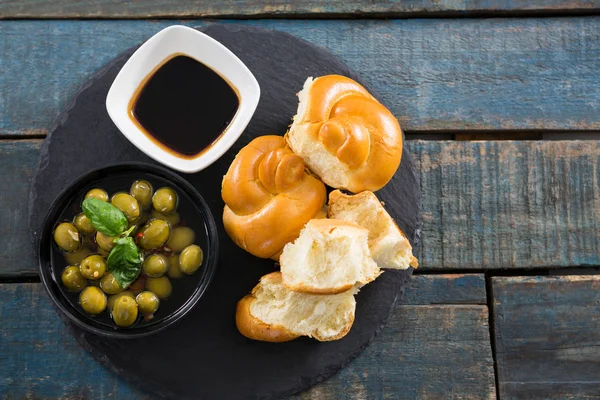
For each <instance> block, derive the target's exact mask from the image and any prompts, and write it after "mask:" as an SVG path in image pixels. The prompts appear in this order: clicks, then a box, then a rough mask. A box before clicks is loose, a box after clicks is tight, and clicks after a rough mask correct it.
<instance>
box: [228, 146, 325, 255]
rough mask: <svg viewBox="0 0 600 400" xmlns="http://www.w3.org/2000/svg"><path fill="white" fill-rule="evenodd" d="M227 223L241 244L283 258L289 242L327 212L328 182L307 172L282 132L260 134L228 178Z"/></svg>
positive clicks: (238, 158) (240, 157)
mask: <svg viewBox="0 0 600 400" xmlns="http://www.w3.org/2000/svg"><path fill="white" fill-rule="evenodd" d="M221 195H222V197H223V201H224V202H225V207H224V209H223V225H224V227H225V231H226V232H227V234H228V235H229V237H230V238H231V239H232V240H233V241H234V242H235V243H236V244H237V245H238V246H240V247H241V248H243V249H244V250H246V251H248V252H249V253H251V254H253V255H255V256H257V257H260V258H273V259H278V256H279V253H280V252H281V250H282V249H283V246H285V244H286V243H288V242H290V241H292V240H294V239H295V238H297V237H298V235H299V233H300V230H302V228H303V227H304V225H305V224H306V223H307V222H308V221H309V220H310V219H311V218H313V217H315V216H316V215H320V214H322V209H323V207H324V205H325V202H326V200H327V193H326V190H325V185H324V184H323V182H321V181H319V180H318V179H317V178H315V177H314V176H312V175H310V174H309V173H307V171H306V166H305V165H304V162H303V161H302V159H301V158H300V157H299V156H297V155H295V154H293V153H292V151H291V149H289V147H287V146H286V144H285V140H284V139H283V137H281V136H274V135H268V136H260V137H258V138H256V139H254V140H253V141H251V142H250V143H249V144H248V145H247V146H245V147H244V148H243V149H242V150H240V152H239V153H238V154H237V155H236V157H235V160H234V161H233V163H232V164H231V166H230V167H229V170H228V171H227V174H226V175H225V176H224V177H223V183H222V188H221Z"/></svg>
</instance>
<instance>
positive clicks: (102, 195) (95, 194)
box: [85, 188, 108, 201]
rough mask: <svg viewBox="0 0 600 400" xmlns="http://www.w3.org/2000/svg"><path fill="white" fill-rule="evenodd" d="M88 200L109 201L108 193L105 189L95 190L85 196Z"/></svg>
mask: <svg viewBox="0 0 600 400" xmlns="http://www.w3.org/2000/svg"><path fill="white" fill-rule="evenodd" d="M85 198H86V199H98V200H102V201H108V193H106V191H105V190H104V189H100V188H95V189H92V190H90V191H88V192H87V193H86V194H85Z"/></svg>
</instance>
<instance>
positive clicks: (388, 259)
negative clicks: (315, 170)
mask: <svg viewBox="0 0 600 400" xmlns="http://www.w3.org/2000/svg"><path fill="white" fill-rule="evenodd" d="M328 213H329V217H330V218H337V219H341V220H344V221H348V222H353V223H355V224H358V225H360V226H362V227H363V228H366V229H367V230H368V231H369V248H370V249H371V256H373V258H374V259H375V262H376V263H377V265H378V266H379V268H392V269H407V268H408V267H409V266H410V267H413V268H417V267H418V266H419V262H418V260H417V259H416V258H415V257H414V256H413V254H412V247H411V245H410V242H409V241H408V239H407V238H406V236H405V235H404V233H403V232H402V231H401V230H400V228H398V226H397V225H396V224H395V223H394V220H393V219H392V217H391V216H390V214H388V212H387V211H386V210H385V208H383V206H382V205H381V202H380V201H379V200H378V199H377V197H376V196H375V195H374V194H373V193H372V192H362V193H359V194H357V195H354V196H349V195H345V194H343V193H342V192H340V191H339V190H334V191H333V192H331V193H330V194H329V211H328Z"/></svg>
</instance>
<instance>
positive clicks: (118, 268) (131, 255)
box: [106, 237, 142, 289]
mask: <svg viewBox="0 0 600 400" xmlns="http://www.w3.org/2000/svg"><path fill="white" fill-rule="evenodd" d="M115 243H116V246H115V247H113V249H112V250H111V252H110V254H109V255H108V258H107V259H106V261H107V263H108V270H109V271H110V272H112V274H113V276H114V277H115V279H116V280H117V282H118V283H119V285H120V286H121V287H122V288H123V289H127V288H128V287H129V285H130V284H131V282H133V281H135V280H136V278H137V277H138V275H139V274H140V271H141V270H142V253H141V252H140V249H138V247H137V246H136V245H135V242H134V241H133V238H131V237H124V238H117V239H115Z"/></svg>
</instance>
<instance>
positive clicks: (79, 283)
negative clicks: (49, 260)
mask: <svg viewBox="0 0 600 400" xmlns="http://www.w3.org/2000/svg"><path fill="white" fill-rule="evenodd" d="M60 279H61V280H62V283H63V285H65V287H66V288H67V289H68V290H70V291H71V292H81V291H82V290H83V289H84V288H85V287H86V286H87V284H88V283H87V281H86V280H85V278H84V277H83V275H81V272H79V267H77V266H75V265H70V266H68V267H67V268H65V270H64V271H63V273H62V275H61V276H60Z"/></svg>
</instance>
